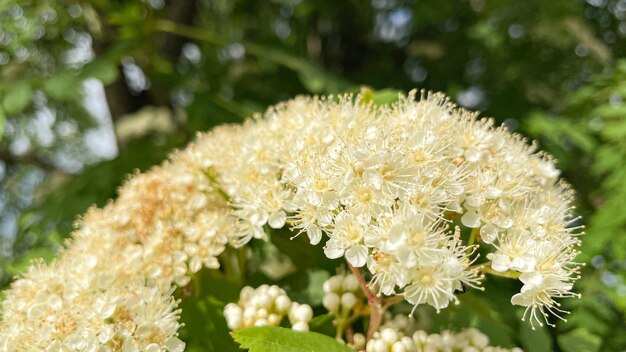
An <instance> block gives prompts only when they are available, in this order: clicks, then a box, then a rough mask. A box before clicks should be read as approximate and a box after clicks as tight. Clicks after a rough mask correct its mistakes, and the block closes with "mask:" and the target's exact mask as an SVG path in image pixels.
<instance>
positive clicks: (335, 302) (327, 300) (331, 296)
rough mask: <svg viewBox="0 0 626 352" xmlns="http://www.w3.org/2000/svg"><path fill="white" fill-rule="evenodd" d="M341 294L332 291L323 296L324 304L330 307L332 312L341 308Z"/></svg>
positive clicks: (329, 309) (325, 306)
mask: <svg viewBox="0 0 626 352" xmlns="http://www.w3.org/2000/svg"><path fill="white" fill-rule="evenodd" d="M339 303H340V302H339V296H337V294H336V293H333V292H330V293H327V294H325V295H324V297H323V298H322V305H324V308H326V309H328V311H329V312H331V313H337V311H338V310H339Z"/></svg>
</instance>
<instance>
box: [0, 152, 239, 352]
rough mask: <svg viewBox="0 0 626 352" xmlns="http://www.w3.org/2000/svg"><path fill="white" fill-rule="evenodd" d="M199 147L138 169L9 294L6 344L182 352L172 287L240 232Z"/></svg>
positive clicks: (210, 261)
mask: <svg viewBox="0 0 626 352" xmlns="http://www.w3.org/2000/svg"><path fill="white" fill-rule="evenodd" d="M191 155H193V153H192V152H191V151H188V152H186V153H179V154H177V155H175V156H174V157H173V158H172V161H171V162H167V163H165V164H164V165H163V166H161V167H157V168H154V169H153V170H151V171H150V172H148V173H146V174H142V175H136V176H135V177H133V178H131V179H130V180H129V181H127V182H126V184H125V185H124V186H123V187H122V188H121V189H120V195H119V198H118V199H117V201H115V202H112V203H109V204H108V205H106V206H105V207H104V208H103V209H95V208H92V209H90V210H89V212H88V213H87V214H86V215H85V216H84V217H83V218H82V219H81V221H80V228H79V229H78V230H77V231H76V232H75V233H74V234H73V240H72V241H71V242H69V248H68V249H66V250H65V251H64V252H63V253H62V254H61V256H60V257H59V258H58V259H56V260H55V261H54V262H52V263H51V264H50V265H45V264H43V263H38V264H35V265H32V266H31V267H30V269H29V271H28V272H27V273H26V274H24V275H23V277H22V278H20V279H18V280H17V281H15V282H14V283H13V285H12V287H11V289H10V290H8V291H6V298H5V299H4V300H3V302H2V305H3V317H2V323H1V324H0V351H18V352H21V351H24V352H30V351H64V352H69V351H98V352H105V351H124V352H138V351H150V352H157V351H170V352H179V351H183V350H184V347H185V344H184V343H183V342H182V341H181V340H179V339H178V337H177V335H178V333H177V331H178V329H179V327H180V324H179V323H178V319H179V315H180V310H178V309H177V308H176V307H177V304H178V302H177V301H176V300H175V299H174V298H173V297H172V291H173V289H172V285H174V284H175V285H179V286H183V285H186V284H187V283H188V282H189V278H190V275H191V274H192V273H194V272H196V271H198V270H200V268H201V267H202V266H206V267H209V268H216V267H218V266H219V263H218V260H217V258H216V256H217V255H218V254H220V253H221V252H222V251H223V250H224V246H225V245H226V244H227V243H228V242H229V241H230V240H231V239H232V240H235V237H234V233H235V232H234V228H235V225H236V223H237V222H236V218H235V217H234V216H232V215H231V212H230V210H229V207H228V204H227V203H226V201H225V200H224V198H223V197H222V196H221V195H219V193H218V192H217V191H216V189H215V188H214V186H213V181H211V179H210V178H209V177H207V176H206V175H205V174H204V173H203V167H202V166H201V165H199V164H196V163H193V162H191V160H190V156H191Z"/></svg>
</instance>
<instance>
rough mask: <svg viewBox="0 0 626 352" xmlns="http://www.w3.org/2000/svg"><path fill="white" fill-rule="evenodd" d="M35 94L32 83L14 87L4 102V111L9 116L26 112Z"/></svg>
mask: <svg viewBox="0 0 626 352" xmlns="http://www.w3.org/2000/svg"><path fill="white" fill-rule="evenodd" d="M32 93H33V91H32V89H31V87H30V83H28V82H26V81H21V82H18V83H17V84H15V85H13V86H12V87H11V88H10V89H9V91H8V92H7V94H6V95H5V96H4V99H3V100H2V105H3V106H4V111H5V112H6V113H7V114H16V113H18V112H21V111H22V110H24V109H25V108H26V107H27V106H28V104H29V103H30V96H31V94H32Z"/></svg>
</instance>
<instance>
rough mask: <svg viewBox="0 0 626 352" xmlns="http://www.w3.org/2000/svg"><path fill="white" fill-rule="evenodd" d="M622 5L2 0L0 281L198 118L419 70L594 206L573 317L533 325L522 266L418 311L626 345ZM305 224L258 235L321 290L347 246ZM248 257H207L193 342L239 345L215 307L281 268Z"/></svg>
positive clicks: (184, 135)
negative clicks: (259, 265)
mask: <svg viewBox="0 0 626 352" xmlns="http://www.w3.org/2000/svg"><path fill="white" fill-rule="evenodd" d="M625 18H626V1H624V0H587V1H586V2H585V1H578V0H575V1H572V0H555V1H543V0H529V1H523V2H522V1H514V0H501V1H485V0H460V1H452V0H445V1H430V2H427V1H415V0H371V1H369V2H363V1H355V0H348V1H331V0H321V1H302V0H272V1H249V0H236V1H231V0H186V1H166V0H132V1H120V0H113V1H111V0H92V1H81V0H59V1H54V0H37V1H35V0H0V136H2V140H0V179H1V182H2V183H1V184H0V236H1V239H2V241H1V243H0V268H1V269H2V272H1V273H0V274H1V275H0V280H1V283H2V285H4V286H6V285H7V284H8V283H9V282H10V280H11V277H12V276H13V275H15V274H18V273H20V272H22V271H23V270H24V268H25V266H26V265H27V264H28V262H29V260H30V259H31V258H34V257H44V258H47V259H49V258H52V257H53V256H54V253H56V251H57V250H58V249H59V248H60V245H61V243H62V242H63V239H64V238H66V237H67V236H68V235H69V233H70V232H71V230H72V228H73V227H72V226H73V225H72V224H73V222H74V221H75V219H77V216H79V215H80V214H82V213H84V211H85V210H86V209H87V208H88V207H89V206H91V205H93V204H95V205H98V206H101V205H103V204H105V203H106V202H107V200H108V199H110V198H113V197H114V196H115V191H116V188H117V187H118V186H119V185H120V184H121V183H122V182H123V180H124V179H125V177H126V175H127V174H129V173H132V172H133V170H135V169H139V170H145V169H147V168H149V167H150V166H151V165H154V164H157V163H159V162H160V161H161V160H163V158H164V156H165V155H166V153H167V152H168V151H169V150H171V149H172V148H177V147H182V146H184V145H185V144H186V143H187V142H189V141H190V140H191V139H192V138H193V135H194V133H195V132H197V131H203V130H207V129H209V128H211V127H212V126H214V125H216V124H221V123H231V122H239V121H241V120H242V119H243V118H244V117H246V116H249V115H250V114H252V113H254V112H259V111H263V109H265V107H266V106H268V105H271V104H274V103H276V102H278V101H281V100H284V99H288V98H291V97H293V96H295V95H298V94H326V93H339V92H358V91H359V90H360V89H361V87H362V86H370V87H373V88H374V89H377V90H381V91H379V92H378V94H377V95H376V96H374V97H372V99H373V100H374V101H375V102H376V103H386V102H389V101H390V100H393V99H394V97H395V96H396V94H395V92H397V91H398V90H399V91H407V90H409V89H412V88H415V87H418V88H426V89H431V90H438V91H444V92H446V93H447V94H449V95H450V96H451V97H452V98H453V99H454V100H455V101H457V102H458V103H459V104H461V105H463V106H466V107H468V108H471V109H476V110H481V111H483V114H484V115H487V116H494V117H495V118H496V120H497V121H498V122H504V123H506V124H507V125H508V126H509V128H510V129H512V130H514V131H519V132H521V133H524V134H526V135H529V136H531V137H532V138H535V139H538V140H539V141H540V143H541V147H542V148H543V149H546V150H548V151H549V152H551V153H552V154H554V155H555V156H556V157H557V158H558V159H559V161H560V164H559V167H560V168H561V169H562V170H563V176H564V177H565V178H566V179H567V180H568V181H569V182H570V183H572V185H573V187H574V188H575V189H576V190H577V192H578V210H579V213H580V214H581V215H582V220H581V221H580V224H585V225H586V226H587V228H586V232H587V235H585V237H584V238H583V243H584V245H583V246H582V248H581V250H582V252H583V253H582V254H581V256H580V257H579V260H580V261H581V262H585V263H587V265H586V267H584V269H583V271H582V273H581V275H582V279H581V280H579V283H578V291H579V292H581V293H582V294H583V296H582V299H581V300H575V299H570V300H567V301H566V302H565V303H564V304H565V305H566V308H567V309H569V310H571V311H572V314H571V315H570V316H569V317H568V320H569V321H568V322H559V323H558V324H557V326H556V327H543V328H541V329H539V330H538V331H532V330H530V329H529V327H528V326H527V324H522V323H521V322H520V321H519V317H520V312H519V311H518V310H517V309H515V308H514V307H512V306H511V305H510V304H509V302H508V299H507V298H506V297H510V296H511V295H512V293H513V292H515V291H516V290H518V289H519V285H518V284H517V283H515V282H511V281H506V280H502V279H495V278H490V279H489V280H487V282H486V283H485V286H486V288H487V290H486V292H485V294H481V295H478V294H474V293H471V292H470V293H468V294H466V295H464V296H463V298H462V300H463V303H464V304H461V305H460V306H458V307H452V308H450V309H448V310H446V311H445V312H443V313H442V314H440V315H435V314H433V311H431V310H428V309H426V308H425V309H420V310H418V313H417V314H418V317H419V318H418V319H420V322H422V323H423V324H424V327H425V328H427V329H430V330H432V331H437V330H439V329H445V328H460V327H467V326H477V327H480V328H481V329H483V330H484V331H485V332H487V333H488V334H489V335H490V337H491V339H492V341H493V342H494V343H498V344H501V345H503V346H511V345H519V346H522V347H524V348H525V349H526V350H528V351H546V350H562V351H566V352H569V351H618V350H623V349H625V348H626V335H625V334H624V333H623V332H624V331H625V329H626V323H625V321H626V278H625V275H626V261H625V259H624V258H626V211H624V207H623V206H622V203H623V202H624V201H625V200H626V166H625V165H626V104H624V103H623V99H624V98H626V61H624V60H622V59H620V58H623V57H626V40H624V39H625V38H626V22H625V20H624V19H625ZM383 89H389V90H383ZM151 107H156V108H158V109H160V110H158V111H161V112H163V111H164V112H165V113H162V114H160V115H159V114H157V113H156V112H155V111H157V110H154V109H152V108H151ZM151 109H152V110H151ZM157 115H158V116H157ZM114 133H115V134H114ZM298 241H300V239H296V240H295V241H289V239H288V236H286V235H285V234H281V233H279V232H277V233H275V234H272V245H271V246H270V247H267V248H266V247H264V246H262V245H261V244H256V245H254V246H253V247H252V248H251V251H252V252H253V253H255V255H257V256H260V257H263V256H264V255H265V256H270V255H273V254H271V253H274V252H271V251H279V252H283V253H284V254H286V255H288V256H289V258H290V259H291V260H292V261H293V262H294V264H295V266H296V271H295V272H292V273H289V274H287V275H286V276H285V277H284V278H282V279H280V280H278V281H276V283H278V284H280V285H282V286H284V287H286V289H287V290H288V291H289V293H290V294H291V295H295V296H297V297H298V299H302V300H303V301H309V303H313V304H314V305H316V304H315V303H316V300H318V299H319V297H318V296H319V292H315V290H316V287H317V286H319V285H318V283H319V282H320V280H323V278H324V277H325V276H326V275H328V274H329V273H332V271H333V270H334V267H335V266H337V263H336V262H332V261H328V260H326V259H325V258H324V256H323V255H322V254H321V251H309V250H308V249H309V248H306V247H303V246H301V244H300V243H298ZM268 246H269V245H268ZM303 248H306V249H307V250H303ZM244 268H245V269H247V270H244V271H245V272H246V273H247V276H246V278H245V280H244V282H241V281H237V280H234V279H233V277H232V276H230V275H228V273H224V272H217V271H214V272H204V273H203V274H202V275H208V278H205V279H204V280H199V282H198V283H197V285H196V286H197V287H198V290H204V292H205V294H203V295H202V296H198V295H197V294H196V293H192V294H191V296H190V297H191V298H190V299H187V300H185V301H184V303H183V305H184V306H183V308H189V309H184V310H183V312H185V311H189V310H193V311H194V312H198V314H186V313H183V314H184V315H183V320H184V321H186V322H188V325H187V327H186V328H185V329H186V330H184V331H183V332H182V334H183V336H184V337H186V338H187V339H188V342H189V348H190V350H192V351H193V350H202V351H206V350H209V351H210V350H215V351H223V350H230V349H231V348H233V346H234V345H233V342H232V340H231V339H230V337H228V336H227V335H226V334H225V331H226V330H225V325H224V324H225V322H224V321H223V319H222V318H221V307H222V306H223V304H224V303H225V302H228V301H231V300H234V299H235V297H236V293H237V291H238V289H239V288H240V287H241V286H242V285H243V284H255V285H257V284H259V283H261V282H264V281H268V280H269V281H270V282H272V280H270V279H269V278H268V277H267V276H266V275H265V274H264V273H263V272H261V271H258V270H257V271H255V270H254V266H252V265H249V266H247V267H244ZM240 269H241V268H240ZM216 280H217V281H216ZM201 282H219V285H220V286H219V287H220V288H224V289H223V290H220V291H219V292H217V291H215V290H213V291H212V289H211V288H210V287H208V288H207V287H205V288H201V287H202V286H201ZM317 289H319V287H317ZM214 291H215V292H214ZM181 294H182V293H181ZM207 297H208V298H207ZM316 297H317V298H316ZM494 302H497V307H498V309H497V310H496V309H493V307H494ZM317 306H319V304H317ZM194 321H196V322H202V321H211V322H213V325H203V326H199V324H194V323H193V322H194ZM318 323H319V326H318V327H317V330H316V331H322V332H324V331H326V332H328V330H329V329H330V330H332V325H329V320H328V319H326V320H324V319H323V318H320V319H319V321H318ZM312 326H313V325H312ZM192 329H200V330H198V331H194V330H192Z"/></svg>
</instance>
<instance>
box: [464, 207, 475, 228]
mask: <svg viewBox="0 0 626 352" xmlns="http://www.w3.org/2000/svg"><path fill="white" fill-rule="evenodd" d="M461 222H462V223H463V225H465V226H466V227H469V228H477V227H479V226H480V215H478V213H477V212H475V211H473V210H469V211H467V212H466V213H465V214H463V216H462V217H461Z"/></svg>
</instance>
